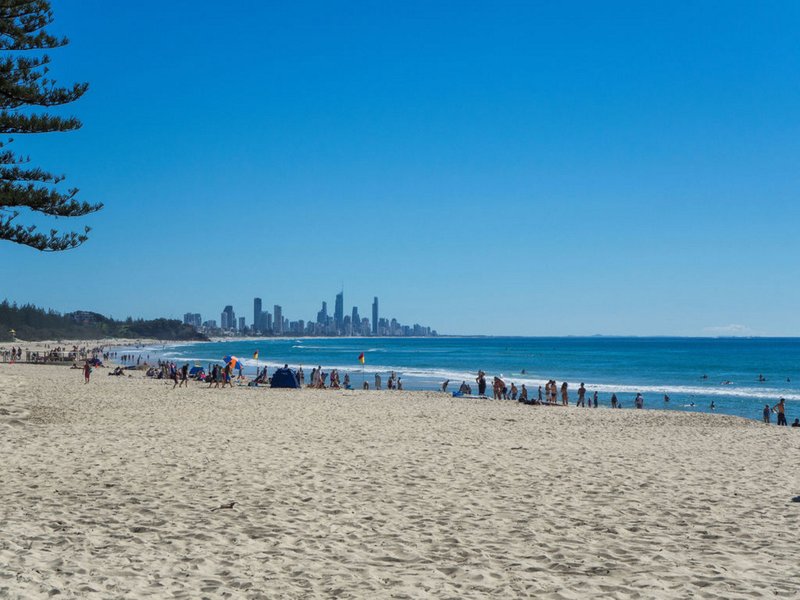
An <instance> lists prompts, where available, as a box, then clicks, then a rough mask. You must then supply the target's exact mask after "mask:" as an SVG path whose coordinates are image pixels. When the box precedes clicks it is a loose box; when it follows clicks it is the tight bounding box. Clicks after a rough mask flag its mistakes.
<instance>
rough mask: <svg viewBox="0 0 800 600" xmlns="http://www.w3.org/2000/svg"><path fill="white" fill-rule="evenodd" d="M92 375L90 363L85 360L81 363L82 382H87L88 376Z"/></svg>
mask: <svg viewBox="0 0 800 600" xmlns="http://www.w3.org/2000/svg"><path fill="white" fill-rule="evenodd" d="M91 376H92V365H90V364H89V361H88V360H87V361H86V362H85V363H84V365H83V383H89V377H91Z"/></svg>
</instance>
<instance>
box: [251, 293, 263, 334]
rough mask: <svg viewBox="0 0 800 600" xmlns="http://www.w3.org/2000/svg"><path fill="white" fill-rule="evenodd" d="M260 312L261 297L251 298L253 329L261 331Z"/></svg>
mask: <svg viewBox="0 0 800 600" xmlns="http://www.w3.org/2000/svg"><path fill="white" fill-rule="evenodd" d="M262 318H263V316H262V314H261V298H253V329H255V330H256V331H261V330H262V329H263V322H262Z"/></svg>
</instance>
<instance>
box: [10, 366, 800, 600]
mask: <svg viewBox="0 0 800 600" xmlns="http://www.w3.org/2000/svg"><path fill="white" fill-rule="evenodd" d="M171 387H172V383H171V382H170V383H168V384H167V383H164V382H158V381H149V380H145V379H144V378H143V377H142V374H141V373H139V372H137V373H135V375H134V377H133V378H117V377H108V376H106V374H105V371H104V370H102V369H98V370H95V372H94V374H93V377H92V381H91V383H90V384H89V385H84V384H83V382H82V374H81V372H80V371H79V370H71V369H68V368H64V367H55V366H32V365H7V364H0V452H1V453H2V458H3V460H2V463H1V465H0V523H2V529H1V530H0V597H3V598H6V597H9V598H40V597H48V596H49V595H51V594H52V595H55V594H56V592H60V595H58V596H57V597H61V598H142V597H156V598H201V597H208V598H219V597H228V598H332V597H338V598H453V599H461V598H517V597H537V598H588V597H602V598H726V599H728V598H762V597H763V598H796V597H800V592H799V591H798V590H800V567H798V565H797V548H798V535H800V504H797V503H791V502H790V500H791V498H792V497H793V496H796V495H798V494H800V477H799V476H798V467H797V459H798V456H800V452H798V451H799V450H800V431H798V430H791V429H785V428H780V429H779V428H777V427H774V426H773V427H767V426H764V425H762V424H760V423H756V422H752V421H745V420H742V419H738V418H734V417H725V416H719V415H697V414H692V415H686V414H679V413H667V412H658V411H650V410H645V411H634V410H618V411H612V410H609V409H599V410H589V409H577V408H569V409H564V408H552V407H551V408H544V407H526V406H522V405H520V404H518V403H516V402H510V401H505V402H502V401H486V400H484V401H480V400H463V399H454V398H450V397H447V396H445V395H442V394H427V393H410V392H344V391H342V392H333V391H313V392H312V391H307V390H304V391H302V392H296V391H281V390H267V389H264V388H260V389H254V388H249V389H248V388H237V389H233V390H230V389H225V390H215V389H211V390H209V389H206V388H205V386H200V385H198V384H192V387H191V388H190V389H188V390H187V389H176V390H172V389H171ZM230 501H235V502H236V503H237V504H236V505H235V507H234V508H233V509H221V510H218V511H213V512H212V511H211V510H210V509H211V508H213V507H217V506H219V505H221V504H224V503H227V502H230Z"/></svg>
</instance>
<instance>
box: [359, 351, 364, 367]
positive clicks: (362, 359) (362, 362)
mask: <svg viewBox="0 0 800 600" xmlns="http://www.w3.org/2000/svg"><path fill="white" fill-rule="evenodd" d="M358 362H360V363H361V364H362V365H363V364H364V353H363V352H362V353H361V354H359V355H358Z"/></svg>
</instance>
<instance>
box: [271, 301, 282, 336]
mask: <svg viewBox="0 0 800 600" xmlns="http://www.w3.org/2000/svg"><path fill="white" fill-rule="evenodd" d="M272 314H273V317H272V331H273V333H275V334H276V335H281V334H282V333H283V309H282V308H281V307H280V305H278V304H276V305H275V306H274V307H273V308H272Z"/></svg>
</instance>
